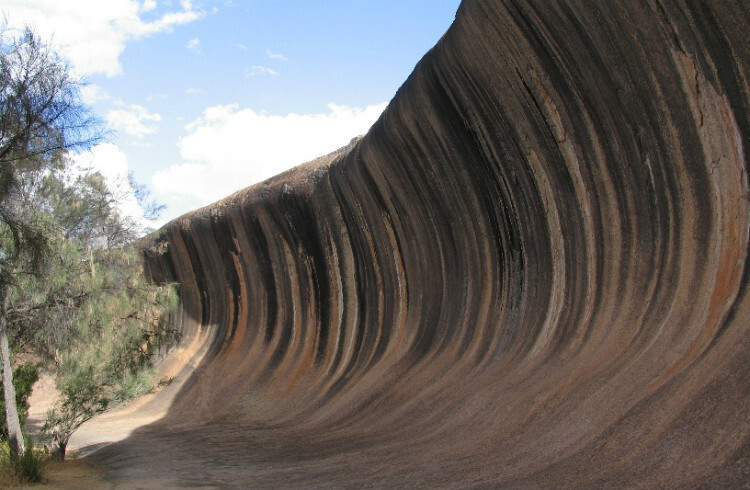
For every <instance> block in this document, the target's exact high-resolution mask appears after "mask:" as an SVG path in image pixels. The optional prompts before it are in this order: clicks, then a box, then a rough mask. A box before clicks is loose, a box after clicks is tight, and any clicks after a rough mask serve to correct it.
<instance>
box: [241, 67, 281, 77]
mask: <svg viewBox="0 0 750 490" xmlns="http://www.w3.org/2000/svg"><path fill="white" fill-rule="evenodd" d="M278 74H279V72H277V71H276V70H274V69H273V68H269V67H267V66H262V65H255V66H251V67H250V68H248V69H247V70H245V76H246V77H254V76H255V75H270V76H272V77H275V76H276V75H278Z"/></svg>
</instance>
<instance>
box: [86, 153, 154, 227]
mask: <svg viewBox="0 0 750 490" xmlns="http://www.w3.org/2000/svg"><path fill="white" fill-rule="evenodd" d="M88 171H90V172H100V173H101V174H102V176H103V177H104V180H105V181H106V182H107V186H108V187H109V189H110V190H111V191H112V192H113V193H114V194H115V195H116V196H118V200H119V203H118V208H119V210H120V212H121V213H122V215H123V216H127V217H130V218H132V219H133V220H134V221H135V222H136V223H137V224H138V225H140V226H141V227H142V228H145V227H147V226H152V227H153V226H154V225H155V223H151V222H149V221H147V220H145V219H144V217H143V209H142V208H141V206H140V204H138V200H137V199H136V198H135V193H134V190H133V187H132V186H131V185H130V182H129V181H128V173H129V166H128V157H127V156H126V155H125V152H123V151H122V150H121V149H120V148H119V147H118V146H117V145H114V144H112V143H102V144H99V145H97V146H95V147H93V148H92V149H91V150H90V151H86V152H83V153H77V154H74V155H73V168H72V172H73V175H75V174H82V173H85V172H88Z"/></svg>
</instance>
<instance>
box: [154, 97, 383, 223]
mask: <svg viewBox="0 0 750 490" xmlns="http://www.w3.org/2000/svg"><path fill="white" fill-rule="evenodd" d="M385 106H386V104H385V103H383V104H378V105H373V106H369V107H366V108H364V109H360V108H355V107H347V106H340V105H336V104H329V105H328V112H326V113H323V114H288V115H285V116H279V115H271V114H266V113H258V112H255V111H253V110H252V109H241V108H240V107H238V105H237V104H232V105H220V106H214V107H210V108H208V109H206V110H205V111H204V112H203V115H202V116H201V117H200V118H198V119H196V120H195V121H193V122H191V123H190V124H188V125H186V126H185V129H186V131H187V134H186V135H185V136H183V137H182V138H180V140H179V141H178V147H179V149H180V154H181V157H182V159H183V163H180V164H177V165H172V166H171V167H169V168H167V169H165V170H161V171H159V172H157V173H156V174H155V175H154V178H153V190H154V193H155V194H156V196H157V198H158V199H159V200H160V201H162V202H165V203H166V204H167V205H169V206H170V214H171V215H172V216H175V214H174V213H178V212H179V213H184V212H187V211H189V210H190V208H184V207H183V208H176V207H175V203H178V202H180V201H182V202H190V203H192V205H193V206H195V205H205V204H209V203H211V202H213V201H216V200H218V199H221V198H223V197H226V196H227V195H229V194H231V193H232V192H234V191H236V190H238V189H241V188H244V187H246V186H249V185H252V184H254V183H257V182H260V181H262V180H265V179H267V178H269V177H272V176H274V175H276V174H278V173H281V172H283V171H284V170H287V169H289V168H291V167H293V166H296V165H298V164H301V163H304V162H307V161H309V160H312V159H314V158H316V157H319V156H321V155H326V154H328V153H330V152H331V151H334V150H336V149H337V148H340V147H342V146H344V145H346V144H347V143H348V142H349V141H350V140H351V139H352V138H353V137H355V136H358V135H360V134H364V133H366V132H367V130H368V129H369V128H370V126H371V125H372V124H373V123H374V122H375V120H377V118H378V117H379V116H380V114H381V113H382V112H383V109H384V108H385Z"/></svg>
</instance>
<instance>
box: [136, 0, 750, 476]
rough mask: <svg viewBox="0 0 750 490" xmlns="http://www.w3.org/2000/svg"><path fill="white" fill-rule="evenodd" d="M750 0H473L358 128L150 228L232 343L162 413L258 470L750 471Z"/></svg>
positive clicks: (195, 299)
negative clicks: (332, 152)
mask: <svg viewBox="0 0 750 490" xmlns="http://www.w3.org/2000/svg"><path fill="white" fill-rule="evenodd" d="M749 5H750V4H748V3H747V2H745V1H739V0H738V1H736V2H733V1H692V0H690V1H688V0H685V1H669V2H667V1H660V0H648V1H643V2H630V1H628V2H584V1H574V0H570V1H564V2H547V1H536V2H515V1H511V0H507V1H496V2H487V1H480V0H473V1H469V0H467V1H464V3H463V4H462V5H461V7H460V9H459V11H458V13H457V17H456V21H455V23H454V24H453V26H452V27H451V29H450V30H449V31H448V32H447V33H446V35H445V36H444V37H443V39H441V40H440V42H439V43H438V44H437V46H436V47H435V48H434V49H433V50H432V51H430V52H429V53H428V54H427V55H426V56H425V58H424V59H423V60H422V61H421V62H420V63H419V64H418V65H417V67H416V68H415V70H414V73H413V74H412V75H411V76H410V77H409V79H408V80H407V81H406V83H405V84H404V85H403V86H402V87H401V89H400V90H399V92H398V94H397V95H396V97H395V98H394V100H393V101H392V102H391V104H390V105H389V107H388V109H387V110H386V111H385V113H384V114H383V116H382V117H381V119H380V120H379V121H378V122H377V123H376V124H375V126H374V127H373V128H372V130H371V131H370V132H369V133H368V134H367V135H366V136H365V137H364V138H363V139H362V140H361V141H359V142H357V143H356V144H354V145H353V147H352V148H350V149H348V150H346V151H345V152H343V153H342V154H340V155H338V156H333V157H330V158H327V159H321V160H319V161H316V162H312V163H310V164H307V165H306V166H303V167H300V168H297V169H295V170H293V171H290V172H288V173H286V174H283V175H281V176H279V177H276V178H274V179H271V180H269V181H267V182H265V183H263V184H260V185H257V186H254V187H252V188H249V189H247V190H245V191H242V192H240V193H237V194H235V195H233V196H230V197H229V198H227V199H225V200H224V201H221V202H219V203H216V204H215V205H212V206H210V207H208V208H204V209H202V210H198V211H196V212H194V213H191V214H189V215H186V216H184V217H182V218H180V219H177V220H175V221H173V222H171V223H169V224H168V225H167V226H166V227H165V228H163V229H162V230H161V231H160V232H159V237H158V238H155V239H154V240H155V242H156V244H157V245H160V247H161V250H162V252H163V253H162V254H155V253H153V251H152V252H150V253H147V266H148V269H149V271H150V273H151V275H152V277H154V278H155V279H157V280H176V281H179V282H180V283H181V294H182V307H181V308H182V309H181V310H180V312H179V313H178V314H177V315H176V316H175V321H176V322H178V323H179V325H180V327H181V329H182V330H183V332H184V334H185V336H186V337H187V338H201V339H205V341H206V342H208V344H209V352H208V355H207V357H206V360H205V361H204V362H203V364H202V366H201V368H200V370H199V372H197V373H196V374H195V375H194V377H193V379H192V380H191V381H190V382H189V383H188V385H187V387H186V388H185V389H184V391H183V393H182V394H181V396H180V397H179V398H178V400H177V401H176V403H175V405H174V406H173V407H172V409H171V412H170V415H169V416H168V417H167V420H166V421H165V422H164V423H165V424H171V426H172V427H173V429H174V427H177V426H180V427H183V429H184V434H189V433H190V430H191V429H190V427H192V426H195V427H198V426H200V427H211V429H210V430H206V431H204V432H201V433H202V436H198V435H194V436H193V437H195V438H198V437H207V438H208V439H207V440H209V441H214V442H215V443H216V444H215V446H216V448H218V447H230V448H234V449H233V451H234V456H232V457H233V458H240V457H239V456H237V455H236V452H237V448H238V447H245V446H243V445H242V444H249V443H248V442H247V441H249V440H254V441H261V440H262V441H263V444H261V445H260V446H261V447H260V448H259V449H258V451H257V454H256V453H252V454H254V456H250V455H249V454H250V453H251V452H252V451H250V452H249V453H248V454H246V455H245V456H243V457H245V458H249V459H246V460H243V459H241V458H240V459H237V460H236V461H235V459H232V458H229V457H228V456H227V458H229V459H230V460H231V461H235V463H237V464H238V465H242V464H248V465H250V464H251V463H252V465H253V474H254V475H255V476H254V478H256V479H255V480H254V481H255V482H256V483H258V484H261V485H262V484H263V483H264V482H265V483H267V484H268V483H269V482H274V481H277V480H274V478H275V477H278V475H282V474H283V475H285V477H286V476H288V477H289V478H290V480H287V481H286V483H287V484H288V486H303V487H306V486H321V487H324V486H329V485H334V486H341V485H344V486H348V485H361V484H363V483H364V482H369V483H371V484H372V483H373V482H375V484H376V485H382V486H399V485H403V486H411V485H413V484H415V483H416V484H418V486H423V487H434V486H440V487H445V486H460V487H466V486H472V485H475V486H490V487H500V486H506V487H508V488H526V487H542V488H552V487H555V488H595V487H596V488H602V487H608V486H611V487H634V486H638V487H643V488H656V487H667V486H668V487H670V488H689V487H693V486H716V487H724V486H734V485H738V484H740V483H742V482H744V483H746V482H747V481H748V479H750V459H749V458H750V444H749V441H750V415H749V414H750V335H749V334H750V299H749V298H748V277H749V274H750V265H749V264H750V262H749V261H748V241H749V238H750V237H749V231H750V206H749V196H750V194H749V193H748V175H747V167H748V161H750V160H749V159H748V151H749V150H748V149H749V148H750V89H749V88H748V77H749V76H750V35H748V32H749V31H748V26H749V25H750V6H749ZM165 250H166V251H165ZM202 424H209V425H207V426H206V425H202ZM230 427H231V428H232V429H231V430H230ZM238 428H239V429H238ZM174 430H176V429H174ZM196 434H198V432H196ZM185 437H188V436H187V435H185ZM212 438H213V439H212ZM230 441H231V442H230ZM243 441H244V442H243ZM204 446H205V447H209V448H210V447H211V444H206V445H204ZM216 448H214V450H215V451H221V450H219V449H216ZM206 450H207V451H209V452H210V451H211V449H206ZM228 451H229V450H227V452H228ZM217 454H218V453H217ZM227 454H228V453H227ZM225 456H226V455H225ZM206 464H208V463H206ZM290 475H291V476H290Z"/></svg>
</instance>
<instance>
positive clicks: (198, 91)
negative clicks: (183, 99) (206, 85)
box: [185, 87, 203, 95]
mask: <svg viewBox="0 0 750 490" xmlns="http://www.w3.org/2000/svg"><path fill="white" fill-rule="evenodd" d="M202 93H203V89H201V88H195V87H188V88H186V89H185V95H197V94H202Z"/></svg>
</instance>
